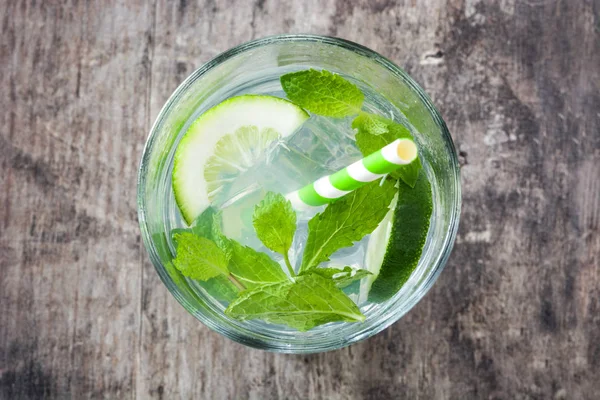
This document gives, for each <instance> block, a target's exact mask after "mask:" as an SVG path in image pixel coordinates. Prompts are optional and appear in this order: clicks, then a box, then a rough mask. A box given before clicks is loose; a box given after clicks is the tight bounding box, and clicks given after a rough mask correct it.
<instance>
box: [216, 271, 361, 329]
mask: <svg viewBox="0 0 600 400" xmlns="http://www.w3.org/2000/svg"><path fill="white" fill-rule="evenodd" d="M225 314H227V315H229V316H231V317H234V318H237V319H241V320H250V319H262V320H264V321H266V322H270V323H273V324H285V325H288V326H290V327H292V328H296V329H298V330H299V331H307V330H309V329H311V328H314V327H315V326H317V325H321V324H325V323H328V322H335V321H347V322H359V321H364V319H365V317H364V315H362V313H361V312H360V310H359V309H358V307H357V306H356V304H354V303H353V302H352V300H350V299H349V298H348V297H347V296H346V295H345V294H344V293H343V292H342V291H341V290H340V289H338V288H337V287H336V285H335V283H334V282H333V281H332V280H331V279H327V278H324V277H322V276H319V275H315V274H307V275H301V276H298V277H296V279H295V282H284V283H277V284H272V285H265V286H261V287H258V288H255V289H253V290H248V291H244V292H242V293H241V294H240V295H239V297H238V298H237V299H236V300H234V301H233V302H231V303H230V304H229V307H227V309H226V310H225Z"/></svg>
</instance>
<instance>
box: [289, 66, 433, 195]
mask: <svg viewBox="0 0 600 400" xmlns="http://www.w3.org/2000/svg"><path fill="white" fill-rule="evenodd" d="M280 81H281V86H282V87H283V90H284V91H285V93H286V95H287V97H288V98H289V99H290V100H291V101H292V102H294V103H296V104H298V105H299V106H301V107H303V108H306V109H307V110H308V111H310V112H312V113H315V114H319V115H323V116H327V117H338V118H339V117H348V116H352V115H356V114H358V116H356V118H354V120H353V121H352V128H354V129H356V130H358V133H357V134H356V146H357V147H358V148H359V149H360V151H361V152H362V153H363V155H364V156H365V157H366V156H368V155H369V154H371V153H373V152H375V151H377V150H379V149H381V148H382V147H384V146H385V145H387V144H389V143H391V142H393V141H394V140H396V139H411V140H414V138H413V136H412V134H411V133H410V130H408V128H406V127H405V126H404V125H401V124H399V123H397V122H394V121H392V120H389V119H387V118H384V117H382V116H379V115H375V114H371V113H367V112H363V111H361V107H362V104H363V101H364V94H363V93H362V92H361V91H360V89H359V88H358V87H356V86H355V85H354V84H352V83H350V82H349V81H347V80H346V79H344V78H342V77H341V76H340V75H338V74H334V73H331V72H329V71H325V70H321V71H316V70H314V69H309V70H305V71H299V72H293V73H290V74H286V75H282V76H281V78H280ZM421 168H422V167H421V161H420V160H419V158H418V157H417V158H416V159H415V160H414V161H413V162H412V163H410V164H408V165H404V166H401V167H399V168H398V169H397V170H396V171H394V172H392V173H391V174H390V175H391V176H392V177H393V178H394V179H401V180H402V181H403V182H404V183H406V184H407V185H408V186H410V187H414V186H415V183H416V181H417V178H418V177H419V171H420V170H421Z"/></svg>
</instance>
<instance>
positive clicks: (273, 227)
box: [252, 192, 296, 255]
mask: <svg viewBox="0 0 600 400" xmlns="http://www.w3.org/2000/svg"><path fill="white" fill-rule="evenodd" d="M252 219H253V224H254V230H255V231H256V235H257V236H258V238H259V239H260V241H261V242H263V244H264V245H265V246H267V248H269V249H271V250H273V251H274V252H276V253H279V254H284V255H287V253H288V251H289V250H290V247H291V246H292V241H293V240H294V233H295V232H296V213H295V212H294V209H293V208H292V203H290V201H289V200H286V199H285V197H283V195H281V194H279V193H273V192H268V193H267V194H266V195H265V197H264V198H263V200H262V201H261V202H260V203H258V204H257V205H256V207H255V208H254V215H253V217H252Z"/></svg>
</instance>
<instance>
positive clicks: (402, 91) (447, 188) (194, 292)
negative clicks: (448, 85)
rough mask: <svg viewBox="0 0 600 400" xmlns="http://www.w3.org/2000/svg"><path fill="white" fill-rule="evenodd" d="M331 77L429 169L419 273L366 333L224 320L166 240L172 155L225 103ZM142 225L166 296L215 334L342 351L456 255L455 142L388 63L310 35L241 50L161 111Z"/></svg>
mask: <svg viewBox="0 0 600 400" xmlns="http://www.w3.org/2000/svg"><path fill="white" fill-rule="evenodd" d="M306 68H316V69H326V70H329V71H332V72H338V73H341V74H343V75H346V76H350V77H352V78H354V79H355V80H357V81H362V82H363V83H364V84H366V85H368V86H370V88H371V89H373V90H374V91H375V92H377V93H379V94H380V95H381V96H382V98H384V99H385V100H386V101H388V102H389V103H391V104H392V105H393V106H394V107H395V108H396V109H397V110H398V111H400V112H401V113H402V114H403V115H404V117H406V119H407V120H408V121H409V122H410V123H411V124H412V126H413V127H414V128H415V130H416V132H414V133H415V140H416V141H417V142H418V144H419V148H420V150H421V155H422V157H423V158H425V159H426V160H427V164H428V167H429V168H428V169H429V170H428V177H429V180H430V181H431V184H432V192H433V215H432V220H431V225H430V228H429V233H428V238H427V241H426V244H425V248H424V250H423V254H422V256H421V259H420V261H419V264H418V266H417V268H416V269H415V271H414V272H413V274H412V276H411V278H410V279H409V280H408V282H407V283H406V284H405V285H404V287H403V288H402V289H401V290H400V291H399V292H398V293H397V294H396V295H395V296H394V297H393V298H391V299H390V300H388V301H386V302H384V303H382V304H379V305H377V306H376V307H367V308H366V309H363V310H362V311H363V313H364V314H365V316H366V320H365V322H363V323H330V324H327V325H323V326H319V327H317V328H314V329H312V330H310V331H308V332H297V331H293V330H287V329H284V328H281V327H277V326H274V325H269V324H265V323H262V322H260V321H243V322H242V321H237V320H234V319H231V318H229V317H227V316H226V315H225V314H224V313H223V309H224V307H223V306H222V305H221V304H219V303H217V302H215V301H212V299H211V298H210V297H209V296H207V295H206V293H205V292H203V291H202V290H199V288H198V287H196V286H195V285H194V284H193V282H191V281H188V280H187V279H186V278H184V277H183V276H182V275H181V274H180V273H179V271H177V270H176V269H175V268H173V266H172V264H171V260H172V259H173V257H174V249H173V246H172V244H171V242H170V240H169V231H170V229H171V228H172V227H173V224H174V222H173V221H176V220H177V218H179V217H178V212H177V207H176V205H175V203H174V200H173V194H172V189H171V181H170V179H171V169H172V162H173V154H174V152H175V148H176V146H177V143H178V141H179V140H180V139H181V137H182V135H183V134H184V133H185V131H186V130H187V127H188V126H189V124H190V123H191V122H192V121H193V120H195V119H196V118H197V116H198V115H200V114H201V113H202V112H204V111H206V110H208V109H209V108H211V107H212V106H215V105H216V104H219V103H220V102H221V101H223V100H224V99H226V98H228V97H231V96H235V95H238V94H243V93H253V92H255V93H256V92H260V91H261V90H264V89H265V88H269V87H272V86H273V85H276V84H278V78H279V76H281V75H282V74H285V73H287V72H291V71H295V70H300V69H306ZM137 201H138V215H139V223H140V228H141V231H142V235H143V240H144V244H145V246H146V249H147V250H148V253H149V255H150V259H151V260H152V263H153V264H154V266H155V268H156V271H157V272H158V274H159V275H160V278H161V279H162V281H163V282H164V284H165V285H166V286H167V288H168V290H169V291H170V292H171V293H172V294H173V296H175V298H176V299H177V301H179V302H180V303H181V304H182V305H183V306H184V307H185V308H186V309H187V310H188V311H189V312H190V313H191V314H192V315H194V316H195V317H196V318H197V319H199V320H200V321H201V322H202V323H204V324H205V325H206V326H208V327H209V328H211V329H213V330H215V331H217V332H219V333H220V334H222V335H224V336H226V337H228V338H230V339H233V340H235V341H237V342H239V343H243V344H245V345H248V346H252V347H257V348H260V349H265V350H271V351H278V352H285V353H312V352H321V351H328V350H333V349H338V348H341V347H344V346H347V345H349V344H351V343H354V342H357V341H359V340H362V339H365V338H367V337H369V336H372V335H374V334H376V333H378V332H380V331H381V330H383V329H385V328H386V327H388V326H389V325H391V324H392V323H394V322H395V321H397V320H398V319H399V318H401V317H402V316H403V315H404V314H405V313H406V312H408V311H409V310H410V309H411V308H412V307H413V306H414V305H415V304H416V303H417V302H418V301H419V300H420V299H421V298H422V297H423V296H424V295H425V293H426V292H427V291H428V290H429V288H430V287H431V285H432V284H433V283H434V281H435V280H436V278H437V276H438V275H439V273H440V272H441V270H442V269H443V267H444V265H445V264H446V261H447V259H448V256H449V254H450V251H451V248H452V245H453V243H454V239H455V236H456V231H457V229H458V221H459V215H460V201H461V197H460V179H459V167H458V160H457V156H456V151H455V149H454V145H453V143H452V138H451V137H450V133H449V132H448V129H447V127H446V124H445V123H444V121H443V120H442V118H441V116H440V114H439V112H438V111H437V110H436V108H435V107H434V106H433V104H432V103H431V100H430V99H429V97H428V96H427V95H426V94H425V93H424V92H423V89H421V88H420V87H419V85H417V83H415V81H413V80H412V79H411V78H410V77H409V76H408V75H407V74H406V72H404V71H403V70H402V69H401V68H399V67H398V66H396V65H394V64H393V63H392V62H391V61H389V60H387V59H386V58H385V57H382V56H381V55H379V54H377V53H375V52H373V51H372V50H369V49H367V48H365V47H363V46H360V45H358V44H356V43H352V42H349V41H346V40H341V39H336V38H330V37H323V36H314V35H281V36H274V37H267V38H264V39H259V40H254V41H252V42H249V43H245V44H242V45H240V46H237V47H235V48H233V49H231V50H229V51H227V52H225V53H223V54H221V55H219V56H218V57H216V58H215V59H213V60H211V61H209V62H208V63H206V64H205V65H203V66H202V67H201V68H199V69H198V70H196V71H195V72H194V73H192V74H191V75H190V76H189V77H188V78H187V79H186V80H185V81H184V82H183V83H182V84H181V85H180V86H179V87H178V88H177V90H175V92H174V93H173V95H172V96H171V97H170V98H169V100H168V101H167V103H166V104H165V106H164V107H163V109H162V110H161V112H160V114H159V115H158V118H157V119H156V122H155V123H154V126H153V127H152V130H151V131H150V135H149V137H148V141H147V143H146V147H145V149H144V154H143V157H142V161H141V165H140V170H139V177H138V199H137Z"/></svg>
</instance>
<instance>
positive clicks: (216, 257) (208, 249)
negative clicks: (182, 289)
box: [173, 232, 229, 281]
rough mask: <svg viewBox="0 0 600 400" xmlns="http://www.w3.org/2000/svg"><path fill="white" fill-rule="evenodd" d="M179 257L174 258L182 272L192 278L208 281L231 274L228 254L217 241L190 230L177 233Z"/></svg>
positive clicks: (176, 265) (174, 262) (175, 237)
mask: <svg viewBox="0 0 600 400" xmlns="http://www.w3.org/2000/svg"><path fill="white" fill-rule="evenodd" d="M174 239H175V240H176V241H177V257H176V258H175V259H174V260H173V264H174V265H175V267H176V268H177V269H178V270H180V271H181V273H182V274H183V275H185V276H187V277H190V278H192V279H197V280H200V281H206V280H208V279H210V278H214V277H215V276H219V275H227V274H229V270H228V268H227V255H226V254H225V252H224V251H223V250H221V249H220V248H219V247H218V246H217V245H216V244H215V242H213V241H212V240H210V239H207V238H204V237H200V236H197V235H195V234H193V233H190V232H181V233H176V234H175V236H174Z"/></svg>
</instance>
